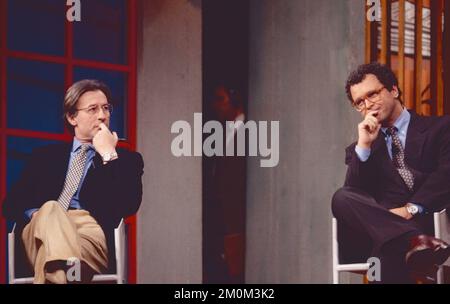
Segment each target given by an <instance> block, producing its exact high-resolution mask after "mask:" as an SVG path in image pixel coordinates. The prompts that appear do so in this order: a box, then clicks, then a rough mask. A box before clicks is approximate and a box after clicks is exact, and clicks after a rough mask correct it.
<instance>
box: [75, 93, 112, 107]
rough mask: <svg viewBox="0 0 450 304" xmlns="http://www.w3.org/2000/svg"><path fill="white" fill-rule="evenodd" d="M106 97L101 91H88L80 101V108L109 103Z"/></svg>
mask: <svg viewBox="0 0 450 304" xmlns="http://www.w3.org/2000/svg"><path fill="white" fill-rule="evenodd" d="M107 102H108V100H107V99H106V95H105V94H104V93H103V92H102V91H100V90H97V91H87V92H85V93H84V94H83V95H81V96H80V98H79V99H78V102H77V103H78V106H89V105H91V104H104V103H107Z"/></svg>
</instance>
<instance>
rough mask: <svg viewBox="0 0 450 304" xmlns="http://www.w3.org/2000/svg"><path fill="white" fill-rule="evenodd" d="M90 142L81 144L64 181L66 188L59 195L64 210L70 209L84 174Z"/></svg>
mask: <svg viewBox="0 0 450 304" xmlns="http://www.w3.org/2000/svg"><path fill="white" fill-rule="evenodd" d="M88 149H89V145H88V144H83V145H81V148H80V150H79V151H78V153H77V154H76V155H75V156H74V158H73V159H72V162H71V163H70V166H69V171H67V175H66V180H65V182H64V188H63V191H62V192H61V194H60V195H59V198H58V202H59V203H60V205H61V207H62V208H63V209H64V210H67V209H69V205H70V201H71V200H72V197H73V195H74V194H75V192H76V191H77V189H78V185H79V184H80V181H81V177H82V176H83V172H84V167H85V165H86V159H87V150H88Z"/></svg>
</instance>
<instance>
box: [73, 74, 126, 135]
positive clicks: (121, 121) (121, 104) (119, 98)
mask: <svg viewBox="0 0 450 304" xmlns="http://www.w3.org/2000/svg"><path fill="white" fill-rule="evenodd" d="M82 79H98V80H100V81H102V82H104V83H105V84H106V85H108V87H109V88H110V90H111V94H112V99H113V100H112V102H111V103H113V104H114V111H113V114H112V117H111V125H110V129H111V130H112V131H116V132H117V135H118V136H119V137H122V138H124V137H125V136H126V133H125V132H126V129H125V121H126V119H125V117H126V111H125V109H126V105H127V89H126V87H127V86H126V83H127V82H126V81H127V76H126V74H125V73H122V72H114V71H105V70H98V69H88V68H75V69H74V81H78V80H82Z"/></svg>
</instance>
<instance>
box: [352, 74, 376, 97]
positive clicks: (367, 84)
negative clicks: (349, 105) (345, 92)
mask: <svg viewBox="0 0 450 304" xmlns="http://www.w3.org/2000/svg"><path fill="white" fill-rule="evenodd" d="M380 85H381V82H380V81H379V80H378V78H377V76H375V75H373V74H367V75H366V77H365V78H364V79H363V80H362V81H361V82H360V83H357V84H354V85H352V86H351V87H350V92H351V93H352V97H353V99H354V100H356V98H359V97H362V96H364V94H365V93H367V92H369V91H371V90H374V89H377V88H378V87H379V86H380Z"/></svg>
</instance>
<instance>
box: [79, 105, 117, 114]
mask: <svg viewBox="0 0 450 304" xmlns="http://www.w3.org/2000/svg"><path fill="white" fill-rule="evenodd" d="M100 109H101V110H102V111H103V113H105V114H108V115H111V114H112V112H113V105H112V104H110V103H107V104H104V105H92V106H89V107H87V108H82V109H77V111H85V112H86V113H88V114H89V115H96V114H98V113H99V112H100Z"/></svg>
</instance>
